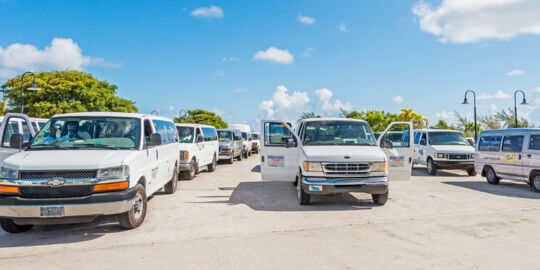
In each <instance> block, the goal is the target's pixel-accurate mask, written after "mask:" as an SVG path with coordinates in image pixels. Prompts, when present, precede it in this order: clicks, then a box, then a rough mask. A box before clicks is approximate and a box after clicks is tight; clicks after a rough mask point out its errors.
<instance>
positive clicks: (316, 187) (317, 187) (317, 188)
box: [309, 185, 322, 191]
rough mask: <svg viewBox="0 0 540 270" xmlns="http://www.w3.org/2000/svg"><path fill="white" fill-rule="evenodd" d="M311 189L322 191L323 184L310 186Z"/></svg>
mask: <svg viewBox="0 0 540 270" xmlns="http://www.w3.org/2000/svg"><path fill="white" fill-rule="evenodd" d="M309 191H322V186H313V185H310V186H309Z"/></svg>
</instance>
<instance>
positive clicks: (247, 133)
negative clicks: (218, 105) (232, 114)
mask: <svg viewBox="0 0 540 270" xmlns="http://www.w3.org/2000/svg"><path fill="white" fill-rule="evenodd" d="M229 128H230V129H237V130H240V132H242V137H243V138H244V142H243V145H244V146H243V148H242V153H244V158H248V157H249V156H251V130H250V127H249V125H245V124H230V125H229Z"/></svg>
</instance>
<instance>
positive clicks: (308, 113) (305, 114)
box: [299, 112, 321, 120]
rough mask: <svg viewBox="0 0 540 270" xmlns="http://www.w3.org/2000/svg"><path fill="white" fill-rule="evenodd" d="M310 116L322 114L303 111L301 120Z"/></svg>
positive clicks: (315, 116)
mask: <svg viewBox="0 0 540 270" xmlns="http://www.w3.org/2000/svg"><path fill="white" fill-rule="evenodd" d="M308 118H321V116H320V115H318V114H315V113H314V112H303V113H302V114H301V115H300V119H299V120H303V119H308Z"/></svg>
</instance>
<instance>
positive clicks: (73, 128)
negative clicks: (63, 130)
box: [60, 121, 82, 141]
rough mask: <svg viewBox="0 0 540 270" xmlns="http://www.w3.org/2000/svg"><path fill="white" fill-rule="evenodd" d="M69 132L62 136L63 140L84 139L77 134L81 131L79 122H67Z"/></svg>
mask: <svg viewBox="0 0 540 270" xmlns="http://www.w3.org/2000/svg"><path fill="white" fill-rule="evenodd" d="M66 126H67V130H68V133H67V134H66V135H65V136H64V137H62V138H61V139H60V140H62V141H72V140H82V138H81V136H79V135H78V134H77V131H79V122H77V121H71V122H67V123H66Z"/></svg>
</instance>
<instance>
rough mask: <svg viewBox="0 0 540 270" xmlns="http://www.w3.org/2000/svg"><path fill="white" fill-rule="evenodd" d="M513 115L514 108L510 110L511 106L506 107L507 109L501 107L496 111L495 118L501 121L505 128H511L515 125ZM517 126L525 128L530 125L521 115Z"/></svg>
mask: <svg viewBox="0 0 540 270" xmlns="http://www.w3.org/2000/svg"><path fill="white" fill-rule="evenodd" d="M514 115H515V113H514V110H512V109H511V108H508V111H506V110H505V109H502V110H501V111H500V112H498V113H496V114H495V118H496V119H497V120H499V121H501V122H503V123H504V127H505V128H513V127H515V126H516V122H515V117H514ZM518 127H520V128H525V127H531V126H530V125H529V121H527V119H525V118H523V117H521V118H519V119H518Z"/></svg>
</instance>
